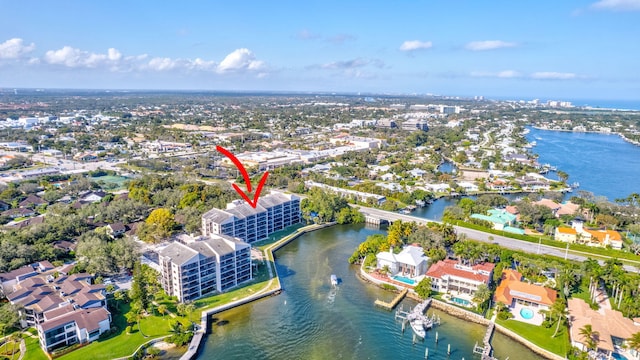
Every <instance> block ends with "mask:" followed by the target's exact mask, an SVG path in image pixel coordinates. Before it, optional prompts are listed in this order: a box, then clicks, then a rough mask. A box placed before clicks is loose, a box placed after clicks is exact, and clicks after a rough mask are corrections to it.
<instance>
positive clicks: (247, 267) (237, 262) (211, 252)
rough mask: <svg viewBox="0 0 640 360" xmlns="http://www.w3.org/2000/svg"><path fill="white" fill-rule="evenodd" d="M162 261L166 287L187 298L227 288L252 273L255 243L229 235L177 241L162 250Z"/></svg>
mask: <svg viewBox="0 0 640 360" xmlns="http://www.w3.org/2000/svg"><path fill="white" fill-rule="evenodd" d="M159 261H160V267H161V269H162V288H163V289H164V290H165V291H166V292H167V294H169V295H172V296H176V297H178V300H179V301H183V302H184V301H190V300H194V299H197V298H199V297H202V296H204V295H207V294H210V293H213V292H215V291H218V292H223V291H225V290H227V289H229V288H231V287H234V286H236V285H238V284H240V283H242V282H245V281H247V280H250V279H251V277H252V273H251V245H249V244H247V243H245V242H243V241H241V240H240V239H237V238H233V237H230V236H226V235H214V234H210V235H208V237H204V238H203V239H202V240H197V241H194V242H191V243H188V244H182V243H179V242H173V243H171V244H170V245H169V246H167V247H166V248H164V249H162V250H160V252H159Z"/></svg>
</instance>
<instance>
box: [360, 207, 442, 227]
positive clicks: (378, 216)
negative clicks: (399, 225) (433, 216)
mask: <svg viewBox="0 0 640 360" xmlns="http://www.w3.org/2000/svg"><path fill="white" fill-rule="evenodd" d="M358 207H359V208H360V212H361V213H362V215H364V217H365V222H366V223H367V224H374V225H382V224H393V222H394V221H398V220H400V221H404V222H415V223H416V224H418V225H425V224H426V223H429V222H436V223H440V221H436V220H429V219H425V218H421V217H417V216H411V215H406V214H400V213H395V212H391V211H385V210H380V209H374V208H370V207H364V206H358Z"/></svg>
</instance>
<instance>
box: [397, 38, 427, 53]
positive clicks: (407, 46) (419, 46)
mask: <svg viewBox="0 0 640 360" xmlns="http://www.w3.org/2000/svg"><path fill="white" fill-rule="evenodd" d="M432 46H433V43H432V42H431V41H420V40H407V41H405V42H403V43H402V45H400V50H401V51H415V50H423V49H430V48H431V47H432Z"/></svg>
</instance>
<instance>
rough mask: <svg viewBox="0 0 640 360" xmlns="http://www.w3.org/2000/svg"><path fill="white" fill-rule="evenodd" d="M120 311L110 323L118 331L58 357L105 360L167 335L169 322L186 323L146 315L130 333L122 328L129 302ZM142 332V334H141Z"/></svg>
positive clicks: (166, 316)
mask: <svg viewBox="0 0 640 360" xmlns="http://www.w3.org/2000/svg"><path fill="white" fill-rule="evenodd" d="M120 307H121V313H120V314H116V315H113V322H112V325H113V326H115V327H117V328H118V332H117V333H116V334H114V335H112V336H111V337H108V338H105V339H100V340H98V341H94V342H92V343H91V344H89V345H87V346H85V347H82V348H80V349H78V350H74V351H72V352H70V353H68V354H66V355H63V356H61V357H59V358H58V359H61V360H87V359H91V360H102V359H104V360H107V359H113V358H117V357H123V356H127V355H131V354H132V353H133V352H134V351H135V350H136V349H137V348H138V347H139V346H140V345H142V344H144V343H145V342H147V341H149V340H151V339H154V338H158V337H161V336H164V335H169V329H170V326H171V324H172V323H173V322H174V321H176V320H178V319H179V320H180V321H182V322H183V323H184V324H188V322H187V321H186V319H185V318H183V317H180V318H172V317H170V316H169V315H165V316H164V318H163V317H161V316H148V317H145V318H144V319H142V320H141V321H140V330H142V332H140V331H138V325H137V324H136V325H134V326H133V327H132V333H131V334H127V333H126V332H125V331H124V330H125V328H126V326H127V322H126V320H125V318H124V315H122V313H125V312H127V311H128V310H129V304H123V305H121V306H120ZM143 334H144V335H143Z"/></svg>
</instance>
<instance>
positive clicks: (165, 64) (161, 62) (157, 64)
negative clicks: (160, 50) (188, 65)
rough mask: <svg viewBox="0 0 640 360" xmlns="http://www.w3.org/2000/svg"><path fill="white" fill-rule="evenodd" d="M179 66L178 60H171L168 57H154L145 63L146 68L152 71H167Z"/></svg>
mask: <svg viewBox="0 0 640 360" xmlns="http://www.w3.org/2000/svg"><path fill="white" fill-rule="evenodd" d="M178 64H179V60H173V59H171V58H168V57H155V58H153V59H151V60H149V62H148V63H147V68H148V69H150V70H154V71H167V70H173V69H175V68H176V67H177V66H178Z"/></svg>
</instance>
